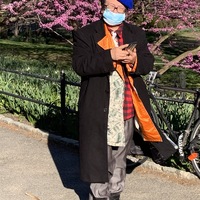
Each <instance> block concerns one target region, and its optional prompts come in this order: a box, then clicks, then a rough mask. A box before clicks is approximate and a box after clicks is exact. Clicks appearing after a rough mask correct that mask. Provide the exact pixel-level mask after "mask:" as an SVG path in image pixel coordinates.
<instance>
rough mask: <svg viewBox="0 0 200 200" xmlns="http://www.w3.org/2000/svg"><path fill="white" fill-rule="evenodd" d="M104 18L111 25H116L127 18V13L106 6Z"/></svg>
mask: <svg viewBox="0 0 200 200" xmlns="http://www.w3.org/2000/svg"><path fill="white" fill-rule="evenodd" d="M103 20H104V21H105V22H106V23H107V24H108V25H110V26H116V25H119V24H121V23H122V22H123V21H124V20H125V13H114V12H111V11H110V10H109V9H107V8H106V9H105V10H104V12H103Z"/></svg>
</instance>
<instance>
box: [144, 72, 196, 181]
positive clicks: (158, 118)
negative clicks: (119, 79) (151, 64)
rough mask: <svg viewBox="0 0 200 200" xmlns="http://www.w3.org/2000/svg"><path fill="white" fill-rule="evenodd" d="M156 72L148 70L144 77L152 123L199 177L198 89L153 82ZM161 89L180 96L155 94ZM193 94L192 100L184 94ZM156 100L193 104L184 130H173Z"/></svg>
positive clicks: (160, 91) (181, 159)
mask: <svg viewBox="0 0 200 200" xmlns="http://www.w3.org/2000/svg"><path fill="white" fill-rule="evenodd" d="M156 77H157V72H150V74H149V76H148V78H147V79H146V84H147V89H148V93H149V97H150V101H151V108H152V109H151V114H152V119H153V121H154V123H156V124H157V125H158V127H159V128H160V129H161V130H162V131H163V133H164V134H165V135H166V137H167V138H168V139H169V140H170V141H171V142H172V143H173V144H174V147H175V148H176V149H177V154H178V156H179V159H180V161H184V160H187V161H190V162H191V163H192V167H193V169H194V173H195V174H196V175H197V176H198V177H199V178H200V118H199V115H200V90H198V89H197V90H192V89H184V88H177V87H168V86H163V85H159V84H157V83H155V79H156ZM163 91H176V92H180V93H181V95H180V97H181V98H178V99H177V98H170V97H166V96H164V97H163V96H156V95H155V94H156V93H157V94H160V93H162V92H163ZM185 93H188V94H190V95H193V96H194V99H193V100H188V99H187V98H186V94H185ZM158 100H163V101H174V102H179V103H187V104H192V105H193V110H192V113H191V116H190V118H189V121H188V124H187V126H186V128H185V130H182V131H174V130H173V128H172V127H171V124H170V122H169V120H168V119H167V117H166V116H165V114H164V113H163V111H162V108H161V106H160V105H159V103H158Z"/></svg>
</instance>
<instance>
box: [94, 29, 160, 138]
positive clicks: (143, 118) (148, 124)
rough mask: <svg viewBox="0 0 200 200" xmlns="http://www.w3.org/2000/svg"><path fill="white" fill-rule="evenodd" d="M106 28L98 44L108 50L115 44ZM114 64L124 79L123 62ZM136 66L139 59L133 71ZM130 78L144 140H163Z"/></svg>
mask: <svg viewBox="0 0 200 200" xmlns="http://www.w3.org/2000/svg"><path fill="white" fill-rule="evenodd" d="M104 28H105V37H104V38H102V39H101V40H100V41H99V42H98V45H99V46H100V47H102V48H103V49H104V50H108V49H111V48H113V47H115V45H114V42H113V39H112V36H111V34H110V32H109V30H108V28H107V26H106V25H104ZM113 66H114V67H115V68H116V71H117V72H118V73H119V75H120V77H121V78H122V79H123V80H124V73H123V68H122V66H121V64H120V63H119V62H115V61H113ZM126 67H127V69H128V71H130V67H129V65H128V64H127V65H126ZM136 67H137V61H136V63H135V65H134V67H133V69H132V70H131V71H133V72H134V71H135V69H136ZM128 79H129V82H130V85H131V94H132V99H133V105H134V108H135V113H136V116H137V118H138V123H139V125H140V129H141V131H142V136H143V139H144V141H151V142H162V138H161V136H160V134H159V132H158V130H157V129H156V127H155V125H154V123H153V121H152V119H151V117H150V116H149V114H148V112H147V111H146V108H145V107H144V104H143V103H142V101H141V99H140V97H139V96H138V93H137V91H136V89H135V87H134V82H133V78H132V77H131V76H128Z"/></svg>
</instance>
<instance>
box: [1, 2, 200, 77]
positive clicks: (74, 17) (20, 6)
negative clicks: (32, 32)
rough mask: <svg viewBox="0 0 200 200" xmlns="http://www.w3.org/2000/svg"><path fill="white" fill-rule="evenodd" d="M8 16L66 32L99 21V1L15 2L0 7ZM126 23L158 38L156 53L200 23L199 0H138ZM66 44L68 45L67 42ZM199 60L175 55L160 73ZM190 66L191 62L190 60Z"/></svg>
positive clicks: (198, 68) (199, 67)
mask: <svg viewBox="0 0 200 200" xmlns="http://www.w3.org/2000/svg"><path fill="white" fill-rule="evenodd" d="M3 8H4V9H5V10H7V12H8V13H9V16H8V17H9V18H8V19H9V21H11V22H12V23H13V22H15V26H16V30H18V27H17V25H19V24H20V23H31V22H34V23H35V22H37V23H38V24H39V26H40V27H41V28H42V29H50V30H51V31H54V32H55V33H57V34H58V32H57V31H56V30H57V28H58V27H62V28H64V29H65V30H67V31H71V30H73V29H77V28H79V27H82V26H85V25H86V24H89V23H91V22H92V21H95V20H97V19H99V17H100V1H99V0H93V1H91V0H85V1H82V0H45V1H44V0H32V1H31V0H18V1H12V3H9V4H6V5H4V6H3ZM127 20H128V21H131V22H133V23H136V24H137V25H140V26H142V27H143V28H144V29H145V30H146V31H151V32H154V33H156V34H157V35H159V37H158V38H157V41H156V42H155V43H154V44H153V46H152V48H151V51H152V53H154V54H156V53H159V51H158V50H159V47H160V45H161V44H162V43H163V41H165V40H166V39H170V37H171V36H172V35H173V34H175V33H177V32H178V31H180V30H183V29H187V28H190V29H192V28H194V27H195V25H197V24H199V22H200V6H199V0H190V1H188V0H141V1H136V2H135V9H134V10H133V11H131V12H129V16H128V19H127ZM69 42H70V41H69ZM188 56H189V57H188ZM194 56H196V57H197V58H198V60H199V48H198V47H197V48H195V49H192V50H189V51H187V52H186V53H183V54H182V55H179V56H178V57H177V58H175V59H174V60H173V61H171V62H169V61H167V64H166V66H164V67H163V70H162V71H161V73H164V72H165V71H166V70H167V69H169V68H170V67H171V66H172V65H174V64H178V63H179V64H180V63H181V62H182V63H183V64H184V66H189V65H188V64H187V63H188V62H189V63H190V67H191V66H192V63H191V57H194ZM195 63H196V64H195V66H194V68H192V69H194V70H196V71H198V72H200V64H199V62H198V61H197V62H196V61H195ZM193 64H194V59H193Z"/></svg>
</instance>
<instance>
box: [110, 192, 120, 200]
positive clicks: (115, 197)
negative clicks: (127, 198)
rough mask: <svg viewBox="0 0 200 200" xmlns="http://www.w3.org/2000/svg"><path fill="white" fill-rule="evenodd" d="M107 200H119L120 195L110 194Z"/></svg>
mask: <svg viewBox="0 0 200 200" xmlns="http://www.w3.org/2000/svg"><path fill="white" fill-rule="evenodd" d="M109 200H120V194H119V193H111V194H110V198H109Z"/></svg>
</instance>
